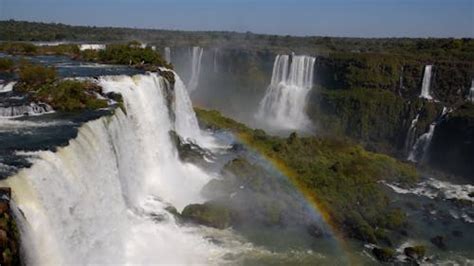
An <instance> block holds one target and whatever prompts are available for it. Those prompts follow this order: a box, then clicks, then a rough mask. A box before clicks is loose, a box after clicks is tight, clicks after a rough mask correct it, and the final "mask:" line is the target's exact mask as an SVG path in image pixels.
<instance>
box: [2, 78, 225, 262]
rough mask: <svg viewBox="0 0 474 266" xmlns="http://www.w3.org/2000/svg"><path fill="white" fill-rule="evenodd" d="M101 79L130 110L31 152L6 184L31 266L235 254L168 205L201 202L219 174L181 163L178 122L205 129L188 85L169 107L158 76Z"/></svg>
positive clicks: (195, 258) (206, 259)
mask: <svg viewBox="0 0 474 266" xmlns="http://www.w3.org/2000/svg"><path fill="white" fill-rule="evenodd" d="M178 80H179V79H178ZM99 83H100V85H101V86H102V87H103V88H104V91H105V92H116V93H120V94H122V95H123V99H124V105H125V108H126V114H125V113H124V112H122V111H121V110H120V109H117V110H116V111H115V115H113V116H110V117H102V118H100V119H98V120H95V121H92V122H88V123H86V124H84V125H83V126H82V127H81V128H80V129H79V133H78V136H77V137H76V138H75V139H73V140H71V141H70V142H69V144H68V146H66V147H62V148H59V149H58V150H57V152H51V151H38V152H34V153H32V154H31V156H32V159H31V160H32V163H33V165H32V167H31V168H27V169H23V170H21V171H20V172H18V173H17V174H16V175H15V176H12V177H10V178H8V179H6V180H4V181H2V182H5V183H7V185H9V186H11V187H12V189H13V191H14V201H15V204H16V205H17V206H18V207H19V208H20V209H21V213H22V215H19V217H20V218H19V228H20V230H21V236H22V243H23V246H24V251H25V253H26V254H25V255H26V257H25V260H26V264H27V265H29V264H31V265H73V264H77V263H78V262H80V263H81V264H84V265H88V264H180V265H182V264H186V265H189V264H201V265H209V264H219V261H218V258H220V257H221V256H222V255H224V254H225V253H227V252H228V251H224V250H223V248H221V247H218V246H215V245H213V244H212V243H210V242H209V241H207V240H205V239H203V238H202V235H201V234H199V231H198V230H200V229H199V228H195V227H181V226H179V225H178V224H177V223H176V222H175V220H174V217H173V216H172V215H171V214H170V213H169V212H167V211H166V207H167V206H168V204H171V205H173V206H175V207H177V208H178V209H182V208H183V207H184V206H185V205H186V204H188V203H191V202H193V203H194V202H202V200H203V199H202V198H201V196H200V193H199V192H200V189H201V188H202V186H203V185H204V184H206V183H207V182H208V180H210V178H211V177H210V176H208V175H207V174H206V173H205V172H203V171H202V170H201V169H200V168H198V167H196V166H194V165H192V164H187V163H183V162H181V161H180V160H179V159H178V154H177V151H176V149H175V147H174V146H173V144H172V142H171V139H170V135H169V131H170V130H173V129H176V130H177V131H178V132H179V133H183V132H184V133H186V131H187V130H196V131H199V128H197V126H196V125H197V124H196V123H195V121H194V118H193V115H192V114H190V113H189V112H192V108H191V107H190V106H189V104H190V102H189V101H188V100H187V96H186V95H184V94H186V91H185V90H184V88H180V87H179V86H178V87H177V88H176V89H177V91H176V94H177V95H176V97H173V101H174V103H173V104H174V105H175V107H170V106H168V104H167V100H166V99H165V98H166V95H167V94H168V93H173V92H172V91H168V90H169V87H168V86H167V84H166V81H165V80H164V79H163V78H161V77H159V76H157V75H156V74H147V75H138V76H134V77H128V76H115V77H102V78H100V80H99ZM178 84H179V82H178ZM173 109H174V110H175V112H176V114H175V116H176V122H173V120H172V119H171V118H170V117H172V116H170V113H171V112H173ZM182 116H185V117H182ZM178 121H186V122H178ZM186 134H187V133H186Z"/></svg>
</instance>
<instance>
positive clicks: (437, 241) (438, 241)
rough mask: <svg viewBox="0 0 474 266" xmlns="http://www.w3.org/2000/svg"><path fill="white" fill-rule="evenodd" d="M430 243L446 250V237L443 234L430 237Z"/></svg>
mask: <svg viewBox="0 0 474 266" xmlns="http://www.w3.org/2000/svg"><path fill="white" fill-rule="evenodd" d="M430 241H431V243H433V245H435V246H436V247H437V248H439V249H442V250H446V248H447V247H446V238H445V237H444V236H435V237H433V238H431V239H430Z"/></svg>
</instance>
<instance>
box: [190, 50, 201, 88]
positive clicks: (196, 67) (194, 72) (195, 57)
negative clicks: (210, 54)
mask: <svg viewBox="0 0 474 266" xmlns="http://www.w3.org/2000/svg"><path fill="white" fill-rule="evenodd" d="M202 53H203V49H202V48H201V47H198V46H194V47H193V53H192V60H191V78H190V79H189V83H188V90H189V91H190V92H192V91H194V90H196V89H197V87H198V85H199V74H200V73H201V58H202Z"/></svg>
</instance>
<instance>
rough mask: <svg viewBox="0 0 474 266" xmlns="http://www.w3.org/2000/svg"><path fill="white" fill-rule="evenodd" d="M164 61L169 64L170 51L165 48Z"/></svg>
mask: <svg viewBox="0 0 474 266" xmlns="http://www.w3.org/2000/svg"><path fill="white" fill-rule="evenodd" d="M165 60H166V62H168V63H171V49H170V48H169V47H165Z"/></svg>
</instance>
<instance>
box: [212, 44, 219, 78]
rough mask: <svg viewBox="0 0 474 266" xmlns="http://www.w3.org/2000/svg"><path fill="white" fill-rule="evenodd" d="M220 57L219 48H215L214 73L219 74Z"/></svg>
mask: <svg viewBox="0 0 474 266" xmlns="http://www.w3.org/2000/svg"><path fill="white" fill-rule="evenodd" d="M218 56H219V48H214V58H213V65H212V66H213V67H212V68H213V70H214V73H218V72H219V65H218V64H217V57H218Z"/></svg>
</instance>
